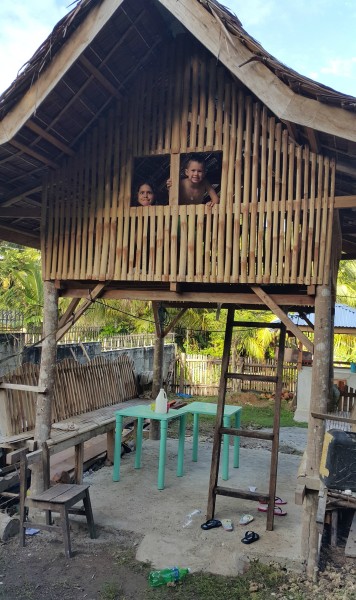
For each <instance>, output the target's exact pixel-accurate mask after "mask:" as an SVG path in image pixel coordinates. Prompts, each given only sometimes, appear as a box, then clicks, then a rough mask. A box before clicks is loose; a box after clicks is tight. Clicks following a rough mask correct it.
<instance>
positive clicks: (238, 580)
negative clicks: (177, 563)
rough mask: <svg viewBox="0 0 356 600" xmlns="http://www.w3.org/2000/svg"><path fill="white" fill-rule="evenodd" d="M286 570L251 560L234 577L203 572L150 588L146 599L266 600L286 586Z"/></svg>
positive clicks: (293, 597)
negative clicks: (173, 585)
mask: <svg viewBox="0 0 356 600" xmlns="http://www.w3.org/2000/svg"><path fill="white" fill-rule="evenodd" d="M289 577H290V576H288V575H287V572H286V571H285V570H284V569H283V568H281V566H280V565H272V564H271V565H265V564H263V563H260V562H259V561H253V562H252V563H251V566H250V568H249V569H248V571H247V572H246V573H245V574H243V575H241V576H237V577H223V576H221V575H212V574H207V573H201V572H199V573H193V574H191V575H188V576H187V577H186V578H185V579H184V581H183V582H182V584H179V585H177V586H176V587H174V588H172V587H168V588H167V587H164V586H162V587H159V588H155V589H151V590H150V592H149V593H148V594H147V598H148V599H151V598H159V599H160V600H166V599H168V598H169V599H170V600H172V598H174V599H176V600H226V599H227V598H229V599H230V598H236V599H237V600H238V599H242V598H243V599H244V600H265V599H266V600H267V598H268V599H269V600H270V599H271V597H272V598H273V596H272V594H274V595H277V592H280V590H281V587H282V586H284V585H285V586H286V587H287V588H288V587H289V584H288V580H289ZM286 597H287V598H288V599H290V600H302V598H303V596H301V595H299V590H298V592H297V594H296V595H295V594H293V593H290V592H289V593H288V594H287V595H286Z"/></svg>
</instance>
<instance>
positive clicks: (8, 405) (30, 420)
mask: <svg viewBox="0 0 356 600" xmlns="http://www.w3.org/2000/svg"><path fill="white" fill-rule="evenodd" d="M38 376H39V365H35V364H32V363H25V364H24V365H22V366H21V367H19V368H18V369H17V370H16V371H14V372H13V373H11V374H9V375H6V376H4V377H3V382H6V383H16V384H25V385H31V386H36V385H37V382H38ZM136 396H137V387H136V381H135V376H134V364H133V361H132V359H131V358H130V357H129V356H127V355H120V356H119V357H118V358H117V359H115V360H107V359H105V358H102V357H97V358H94V359H93V360H92V361H91V362H89V363H86V364H80V363H78V362H77V361H75V360H72V359H70V358H69V359H68V358H66V359H64V360H62V361H61V362H59V363H57V364H56V368H55V381H54V404H53V409H52V422H53V423H56V422H58V421H62V420H64V419H68V418H71V417H74V416H75V415H81V414H83V413H87V412H90V411H94V410H97V409H100V408H103V407H105V406H111V405H114V404H117V403H118V402H124V401H125V400H131V399H132V398H135V397H136ZM35 420H36V394H35V393H33V392H29V391H28V392H27V391H19V390H11V389H6V390H2V391H1V398H0V431H1V433H2V434H3V435H5V436H6V435H15V434H19V433H22V432H25V431H31V430H32V429H34V427H35Z"/></svg>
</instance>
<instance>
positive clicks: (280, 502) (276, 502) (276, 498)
mask: <svg viewBox="0 0 356 600" xmlns="http://www.w3.org/2000/svg"><path fill="white" fill-rule="evenodd" d="M274 503H275V505H277V506H281V505H282V504H288V502H287V500H282V498H280V497H279V496H276V497H275V499H274ZM260 504H267V502H266V501H265V500H260Z"/></svg>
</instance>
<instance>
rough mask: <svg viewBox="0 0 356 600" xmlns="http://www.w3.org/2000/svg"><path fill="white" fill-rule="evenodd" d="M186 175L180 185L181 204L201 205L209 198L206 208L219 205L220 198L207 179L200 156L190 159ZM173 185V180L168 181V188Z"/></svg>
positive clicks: (185, 171)
mask: <svg viewBox="0 0 356 600" xmlns="http://www.w3.org/2000/svg"><path fill="white" fill-rule="evenodd" d="M184 174H185V178H183V179H181V180H180V183H179V204H201V203H202V202H204V200H205V198H209V200H208V202H206V206H214V205H215V204H219V196H218V195H217V193H216V191H215V190H214V188H213V186H212V185H211V183H210V182H209V181H208V180H207V179H206V177H205V174H206V170H205V163H204V160H203V159H202V158H200V156H199V155H193V156H191V157H190V158H189V160H188V161H187V164H186V167H185V170H184ZM171 185H172V180H171V179H168V181H167V187H168V188H169V187H171Z"/></svg>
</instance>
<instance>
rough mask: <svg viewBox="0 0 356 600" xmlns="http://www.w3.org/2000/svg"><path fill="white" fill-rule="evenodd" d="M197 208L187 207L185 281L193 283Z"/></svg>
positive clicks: (193, 206)
mask: <svg viewBox="0 0 356 600" xmlns="http://www.w3.org/2000/svg"><path fill="white" fill-rule="evenodd" d="M196 208H197V207H196V206H195V205H194V204H192V205H191V206H187V217H188V254H187V271H186V281H194V276H195V272H194V266H195V259H196V248H195V235H196V224H195V209H196Z"/></svg>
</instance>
